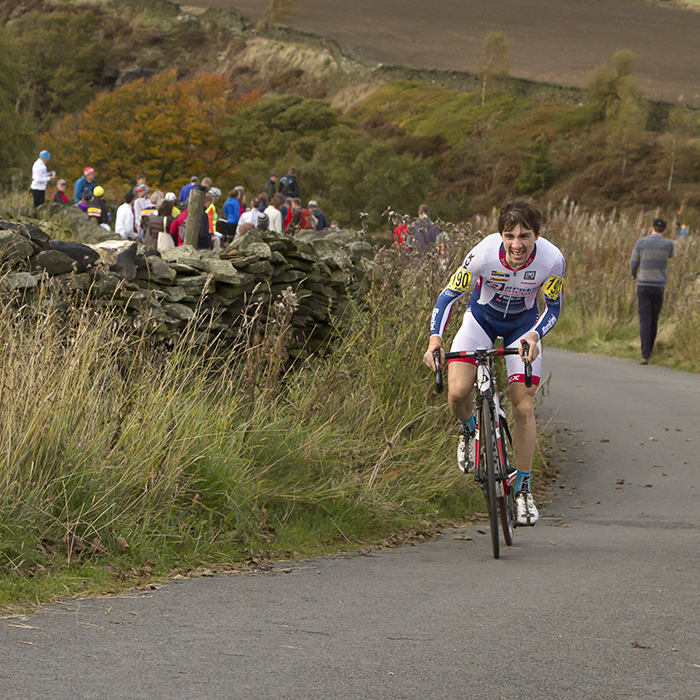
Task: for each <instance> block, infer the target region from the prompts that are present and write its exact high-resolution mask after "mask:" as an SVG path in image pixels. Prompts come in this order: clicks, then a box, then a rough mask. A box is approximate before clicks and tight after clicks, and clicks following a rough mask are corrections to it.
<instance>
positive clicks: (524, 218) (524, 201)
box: [498, 197, 542, 236]
mask: <svg viewBox="0 0 700 700" xmlns="http://www.w3.org/2000/svg"><path fill="white" fill-rule="evenodd" d="M518 224H520V225H521V226H522V227H523V228H525V229H527V230H528V231H532V232H533V233H534V234H535V236H538V235H539V233H540V226H541V225H542V213H541V212H540V210H539V209H538V208H537V207H536V206H535V203H534V202H533V201H532V200H531V199H529V198H527V197H518V198H517V199H511V200H510V201H509V202H506V203H505V204H504V205H503V208H502V209H501V212H500V214H499V215H498V232H499V233H505V232H507V231H512V230H513V229H514V228H515V227H516V226H517V225H518Z"/></svg>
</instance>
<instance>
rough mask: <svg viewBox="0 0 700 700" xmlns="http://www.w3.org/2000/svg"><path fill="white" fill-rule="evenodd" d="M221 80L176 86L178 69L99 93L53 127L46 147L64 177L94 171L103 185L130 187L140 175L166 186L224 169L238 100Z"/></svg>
mask: <svg viewBox="0 0 700 700" xmlns="http://www.w3.org/2000/svg"><path fill="white" fill-rule="evenodd" d="M230 90H231V85H230V82H229V80H228V79H227V78H225V77H224V76H221V75H208V74H199V75H197V76H195V77H194V78H192V79H190V80H185V81H178V79H177V74H176V72H175V71H174V70H172V71H168V72H165V73H161V74H159V75H157V76H154V77H153V78H152V79H150V80H145V79H140V80H136V81H134V82H132V83H128V84H127V85H124V86H122V87H120V88H117V89H115V90H114V91H112V92H106V93H103V94H101V95H99V96H98V97H97V98H96V99H95V100H94V101H93V102H91V103H90V104H89V105H88V107H87V108H86V109H85V110H83V111H82V112H79V113H78V114H76V115H74V116H69V117H66V118H64V119H62V120H61V121H59V122H58V123H56V124H55V125H54V127H53V128H52V129H51V131H50V133H49V137H48V147H49V148H50V150H52V151H53V152H54V155H55V157H56V161H57V163H59V164H60V165H61V166H62V170H63V172H66V171H72V172H73V173H74V174H76V175H77V174H79V173H80V172H81V171H82V169H83V167H84V166H85V165H88V164H89V165H91V166H92V167H94V168H95V169H96V170H97V171H98V173H99V177H100V181H101V182H109V181H111V180H114V181H120V182H127V181H129V180H131V179H132V178H133V177H134V175H135V174H136V173H138V172H142V171H145V172H147V173H148V177H149V181H150V182H153V183H154V184H161V183H162V184H166V183H171V182H173V181H175V180H178V179H182V178H186V177H189V176H190V175H191V174H192V173H193V172H199V173H203V172H206V173H208V174H210V175H213V176H214V175H216V174H217V173H219V172H221V171H223V170H224V169H225V165H226V163H225V153H224V150H223V148H222V145H221V139H220V138H219V131H220V129H221V127H222V125H223V123H224V120H225V118H226V116H227V114H228V113H230V112H231V111H232V110H233V109H235V108H236V107H237V106H238V105H239V104H240V103H239V102H234V101H232V100H231V99H230Z"/></svg>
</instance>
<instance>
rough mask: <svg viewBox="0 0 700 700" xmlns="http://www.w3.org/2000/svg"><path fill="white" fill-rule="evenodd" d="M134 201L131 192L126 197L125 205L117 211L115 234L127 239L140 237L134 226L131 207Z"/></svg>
mask: <svg viewBox="0 0 700 700" xmlns="http://www.w3.org/2000/svg"><path fill="white" fill-rule="evenodd" d="M133 201H134V195H133V194H132V192H131V190H129V191H128V192H127V193H126V194H125V195H124V203H123V204H121V205H120V206H119V209H117V218H116V222H115V224H114V232H115V233H118V234H119V235H120V236H121V237H122V238H126V239H130V238H138V237H139V235H138V233H136V227H135V226H134V210H133V209H132V207H131V203H132V202H133Z"/></svg>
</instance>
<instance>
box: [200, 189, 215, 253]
mask: <svg viewBox="0 0 700 700" xmlns="http://www.w3.org/2000/svg"><path fill="white" fill-rule="evenodd" d="M205 180H206V178H205ZM202 184H204V180H202ZM213 247H214V241H213V237H212V235H211V233H210V232H209V217H208V216H207V213H206V212H202V221H201V222H200V224H199V237H198V238H197V250H211V249H212V248H213Z"/></svg>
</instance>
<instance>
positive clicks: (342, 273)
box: [0, 221, 383, 358]
mask: <svg viewBox="0 0 700 700" xmlns="http://www.w3.org/2000/svg"><path fill="white" fill-rule="evenodd" d="M0 262H1V263H2V264H3V266H4V268H5V269H6V270H7V272H6V274H4V275H3V276H2V278H0V289H1V290H2V294H3V296H6V297H7V296H8V295H16V296H21V297H22V298H24V299H27V298H31V297H32V296H33V295H36V294H37V292H38V291H39V290H40V289H41V287H42V285H43V284H45V283H46V282H47V281H48V280H54V281H58V282H59V283H60V284H61V286H62V288H63V290H65V292H67V295H68V297H67V298H69V299H71V300H72V301H73V303H75V304H79V303H80V304H82V303H84V302H85V301H86V300H88V299H92V300H95V302H99V303H103V304H106V305H109V306H112V307H115V308H119V309H121V310H123V311H124V313H126V314H129V315H133V316H134V317H139V318H140V319H141V320H142V321H145V322H148V323H150V324H151V328H152V332H153V333H154V334H156V335H157V336H162V337H168V336H176V335H178V334H180V333H182V332H183V331H184V330H185V329H186V328H188V327H191V326H192V325H195V326H196V333H197V334H198V336H199V338H200V339H201V341H202V342H203V343H206V342H207V341H208V340H210V339H213V337H217V338H219V339H221V340H224V341H228V342H233V341H235V340H236V338H237V337H238V336H239V334H240V333H241V331H242V329H243V328H244V326H245V323H246V321H247V320H249V319H250V316H251V315H252V314H253V313H255V312H257V313H258V314H259V317H260V319H261V321H262V331H263V332H264V323H265V320H266V318H267V314H268V312H269V309H270V305H271V303H273V302H275V301H276V300H278V299H279V298H280V295H281V294H282V293H283V292H284V291H285V290H287V289H288V288H290V289H291V292H293V294H294V298H292V301H293V304H292V306H294V303H296V307H295V308H293V311H291V325H292V333H291V338H290V341H289V343H288V348H287V349H288V352H289V355H290V356H291V357H293V358H303V357H305V356H306V355H307V354H308V353H309V352H314V351H316V350H317V349H318V348H319V347H320V346H321V345H322V344H323V343H324V342H325V341H326V339H327V338H328V337H329V335H330V334H331V331H332V324H333V322H334V321H333V319H338V318H342V317H343V316H344V314H345V312H346V309H347V306H348V304H349V303H350V299H351V298H352V297H361V296H362V293H363V291H364V290H366V289H368V288H369V284H370V281H371V279H372V278H380V277H382V276H383V269H382V267H381V266H380V265H378V264H376V263H375V262H374V248H373V246H372V245H371V243H370V242H368V241H367V240H364V239H363V237H362V235H361V234H360V233H357V232H352V231H344V232H339V233H331V234H328V235H326V236H323V237H319V235H318V234H315V233H313V232H304V233H303V234H300V235H299V236H297V237H292V236H289V235H286V234H276V233H272V232H259V231H256V230H252V231H249V232H248V233H247V234H246V235H245V236H243V237H241V238H240V239H239V240H237V241H235V243H233V244H232V245H231V246H229V247H228V248H226V249H225V250H220V251H198V250H195V249H194V248H192V247H191V246H181V247H178V248H173V249H172V250H169V251H166V252H164V253H162V254H161V253H159V252H158V251H156V250H155V249H153V248H149V247H144V246H141V245H140V244H137V243H135V242H131V243H129V242H125V241H114V240H111V241H104V242H101V243H96V244H93V245H90V246H88V245H84V244H79V243H73V242H64V241H58V240H52V239H51V238H50V237H49V235H48V234H47V233H46V232H45V231H44V230H42V228H41V227H39V226H36V225H31V224H17V223H12V222H7V221H0ZM287 296H289V293H288V294H287Z"/></svg>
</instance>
